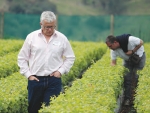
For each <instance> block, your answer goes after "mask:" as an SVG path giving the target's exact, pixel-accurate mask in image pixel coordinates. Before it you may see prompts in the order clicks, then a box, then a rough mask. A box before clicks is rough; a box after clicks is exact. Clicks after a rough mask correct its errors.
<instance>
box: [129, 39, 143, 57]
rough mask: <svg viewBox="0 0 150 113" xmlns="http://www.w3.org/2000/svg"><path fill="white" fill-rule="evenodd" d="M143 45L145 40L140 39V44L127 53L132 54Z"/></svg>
mask: <svg viewBox="0 0 150 113" xmlns="http://www.w3.org/2000/svg"><path fill="white" fill-rule="evenodd" d="M142 45H143V40H140V44H139V45H137V46H135V48H134V49H133V50H129V51H128V52H127V53H126V55H132V54H133V53H135V52H136V51H137V50H138V49H139V48H140V47H141V46H142Z"/></svg>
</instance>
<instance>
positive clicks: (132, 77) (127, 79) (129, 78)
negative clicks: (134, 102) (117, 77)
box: [123, 52, 146, 99]
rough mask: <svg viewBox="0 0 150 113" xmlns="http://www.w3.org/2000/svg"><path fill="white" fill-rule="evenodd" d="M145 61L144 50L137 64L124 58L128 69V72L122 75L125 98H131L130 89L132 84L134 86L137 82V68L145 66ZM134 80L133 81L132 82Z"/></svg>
mask: <svg viewBox="0 0 150 113" xmlns="http://www.w3.org/2000/svg"><path fill="white" fill-rule="evenodd" d="M145 61H146V55H145V52H144V53H143V55H142V57H141V60H140V62H139V63H138V64H136V65H135V64H133V63H132V62H130V61H125V60H124V64H123V65H124V66H125V67H126V68H128V69H129V73H127V74H126V75H125V76H124V88H125V91H124V94H125V99H131V98H132V89H133V84H135V87H136V86H137V83H138V75H137V74H136V72H137V70H142V69H143V68H144V66H145ZM133 82H134V83H133Z"/></svg>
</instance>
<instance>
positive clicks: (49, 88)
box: [28, 76, 61, 113]
mask: <svg viewBox="0 0 150 113" xmlns="http://www.w3.org/2000/svg"><path fill="white" fill-rule="evenodd" d="M36 77H37V78H38V79H39V81H36V80H33V81H31V80H28V104H29V106H28V112H29V113H38V110H39V109H40V108H41V105H42V103H44V104H45V105H46V106H48V105H49V104H50V97H51V96H58V95H59V94H60V92H61V78H56V77H54V76H44V77H40V76H36Z"/></svg>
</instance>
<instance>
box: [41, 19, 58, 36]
mask: <svg viewBox="0 0 150 113" xmlns="http://www.w3.org/2000/svg"><path fill="white" fill-rule="evenodd" d="M40 25H41V28H42V32H43V34H44V35H45V36H52V35H53V33H54V30H55V27H56V21H53V22H47V21H46V20H44V21H42V22H41V23H40Z"/></svg>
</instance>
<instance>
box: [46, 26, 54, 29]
mask: <svg viewBox="0 0 150 113" xmlns="http://www.w3.org/2000/svg"><path fill="white" fill-rule="evenodd" d="M55 27H56V26H44V29H46V30H48V29H54V28H55Z"/></svg>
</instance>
